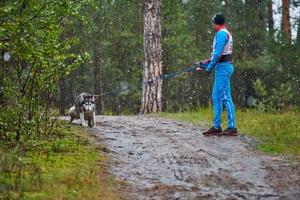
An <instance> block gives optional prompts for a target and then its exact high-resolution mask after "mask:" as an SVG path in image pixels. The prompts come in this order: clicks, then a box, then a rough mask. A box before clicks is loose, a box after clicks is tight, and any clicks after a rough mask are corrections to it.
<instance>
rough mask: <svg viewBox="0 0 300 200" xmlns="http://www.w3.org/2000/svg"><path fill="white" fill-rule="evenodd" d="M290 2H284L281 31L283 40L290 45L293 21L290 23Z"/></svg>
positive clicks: (288, 0) (287, 0)
mask: <svg viewBox="0 0 300 200" xmlns="http://www.w3.org/2000/svg"><path fill="white" fill-rule="evenodd" d="M289 8H290V0H282V20H281V29H282V34H283V39H284V40H285V41H287V42H288V43H291V42H292V33H291V21H290V10H289Z"/></svg>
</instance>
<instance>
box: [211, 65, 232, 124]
mask: <svg viewBox="0 0 300 200" xmlns="http://www.w3.org/2000/svg"><path fill="white" fill-rule="evenodd" d="M233 71H234V69H233V65H232V64H231V63H230V62H222V63H218V64H217V65H216V66H215V80H214V87H213V92H212V103H213V108H214V127H215V128H219V127H221V125H222V111H223V105H224V106H225V108H226V112H227V120H228V128H236V123H235V108H234V104H233V101H232V97H231V89H230V77H231V75H232V74H233Z"/></svg>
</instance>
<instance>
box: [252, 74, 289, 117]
mask: <svg viewBox="0 0 300 200" xmlns="http://www.w3.org/2000/svg"><path fill="white" fill-rule="evenodd" d="M254 89H255V92H256V95H257V97H258V104H257V105H256V107H257V109H258V110H261V111H279V110H286V109H288V108H289V107H290V106H291V100H292V99H293V98H294V95H293V91H292V86H291V84H290V83H281V84H279V85H278V86H277V87H275V88H272V89H268V88H267V85H266V84H265V83H264V82H263V81H262V80H261V79H257V80H256V81H255V82H254Z"/></svg>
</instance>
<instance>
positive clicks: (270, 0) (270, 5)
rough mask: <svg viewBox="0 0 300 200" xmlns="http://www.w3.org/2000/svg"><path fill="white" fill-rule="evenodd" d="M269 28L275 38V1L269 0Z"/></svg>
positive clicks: (270, 33)
mask: <svg viewBox="0 0 300 200" xmlns="http://www.w3.org/2000/svg"><path fill="white" fill-rule="evenodd" d="M268 28H269V35H270V37H271V39H272V40H273V39H274V18H273V1H272V0H269V1H268Z"/></svg>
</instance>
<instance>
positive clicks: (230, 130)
mask: <svg viewBox="0 0 300 200" xmlns="http://www.w3.org/2000/svg"><path fill="white" fill-rule="evenodd" d="M238 134H239V133H238V130H237V128H227V129H226V130H224V131H223V132H222V133H221V134H220V135H225V136H237V135H238Z"/></svg>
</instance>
